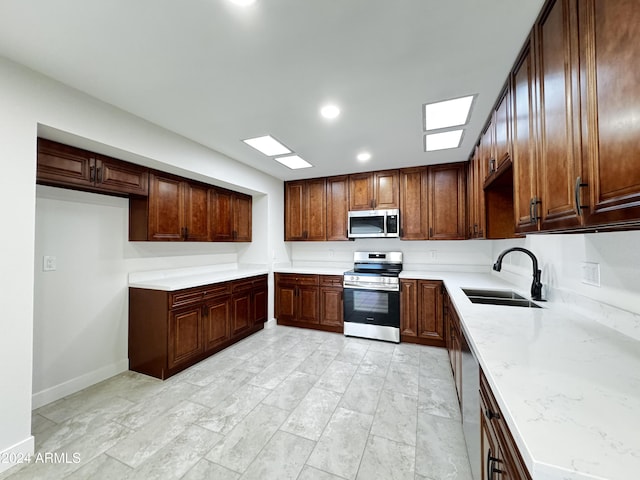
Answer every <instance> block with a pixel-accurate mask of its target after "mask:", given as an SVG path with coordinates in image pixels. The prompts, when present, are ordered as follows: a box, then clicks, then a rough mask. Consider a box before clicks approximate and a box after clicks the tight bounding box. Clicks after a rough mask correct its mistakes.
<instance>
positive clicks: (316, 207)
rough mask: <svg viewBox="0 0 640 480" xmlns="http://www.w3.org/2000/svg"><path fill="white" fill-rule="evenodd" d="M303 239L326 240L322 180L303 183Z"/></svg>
mask: <svg viewBox="0 0 640 480" xmlns="http://www.w3.org/2000/svg"><path fill="white" fill-rule="evenodd" d="M305 188H306V191H305V196H304V197H305V198H304V215H303V217H304V218H303V220H304V234H303V235H304V239H305V240H321V241H323V240H326V239H327V230H326V225H327V190H326V182H325V179H324V178H319V179H314V180H307V181H306V182H305Z"/></svg>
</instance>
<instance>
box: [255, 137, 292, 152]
mask: <svg viewBox="0 0 640 480" xmlns="http://www.w3.org/2000/svg"><path fill="white" fill-rule="evenodd" d="M243 142H244V143H246V144H247V145H249V146H250V147H253V148H255V149H256V150H258V151H259V152H260V153H263V154H265V155H266V156H267V157H274V156H276V155H284V154H285V153H291V150H289V149H288V148H287V147H285V146H284V145H283V144H281V143H280V142H279V141H277V140H276V139H275V138H273V137H272V136H271V135H265V136H264V137H255V138H248V139H246V140H243Z"/></svg>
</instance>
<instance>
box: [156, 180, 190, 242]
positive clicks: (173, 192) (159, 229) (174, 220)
mask: <svg viewBox="0 0 640 480" xmlns="http://www.w3.org/2000/svg"><path fill="white" fill-rule="evenodd" d="M182 192H183V183H182V181H181V179H179V178H177V177H172V176H165V175H163V174H161V173H158V172H154V173H152V174H151V175H149V233H148V235H149V236H148V240H162V241H172V240H173V241H182V240H183V239H184V195H183V193H182Z"/></svg>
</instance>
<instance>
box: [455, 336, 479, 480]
mask: <svg viewBox="0 0 640 480" xmlns="http://www.w3.org/2000/svg"><path fill="white" fill-rule="evenodd" d="M460 333H461V337H462V342H461V343H462V429H463V431H464V439H465V442H466V443H467V453H468V454H469V463H470V466H471V473H472V474H473V478H474V480H481V478H482V475H481V472H480V470H481V468H480V466H481V458H480V457H481V452H480V449H481V445H480V436H481V435H480V366H479V365H478V360H477V359H476V357H475V355H474V354H473V351H472V350H471V347H469V343H468V342H467V338H466V336H465V333H464V330H463V328H462V325H460Z"/></svg>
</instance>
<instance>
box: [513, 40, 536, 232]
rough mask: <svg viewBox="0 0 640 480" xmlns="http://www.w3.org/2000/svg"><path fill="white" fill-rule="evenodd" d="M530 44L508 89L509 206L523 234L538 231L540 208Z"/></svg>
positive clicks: (517, 226) (517, 229)
mask: <svg viewBox="0 0 640 480" xmlns="http://www.w3.org/2000/svg"><path fill="white" fill-rule="evenodd" d="M530 43H531V42H530V40H529V41H528V42H527V43H526V44H525V48H524V50H523V52H522V53H521V55H520V58H519V59H518V61H517V62H516V65H515V67H514V69H513V77H512V81H513V85H512V88H511V92H512V102H513V107H512V109H513V117H512V118H513V133H512V142H513V143H512V160H513V197H514V198H513V203H514V214H515V224H516V225H515V226H516V231H517V232H520V233H526V232H531V231H536V230H537V229H538V220H537V214H536V212H537V211H538V210H539V208H540V206H539V204H538V202H539V201H540V199H539V197H538V185H537V167H536V154H535V142H534V138H535V132H534V122H533V105H534V102H535V97H534V95H535V90H534V88H535V85H534V70H533V58H532V56H531V46H530Z"/></svg>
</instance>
